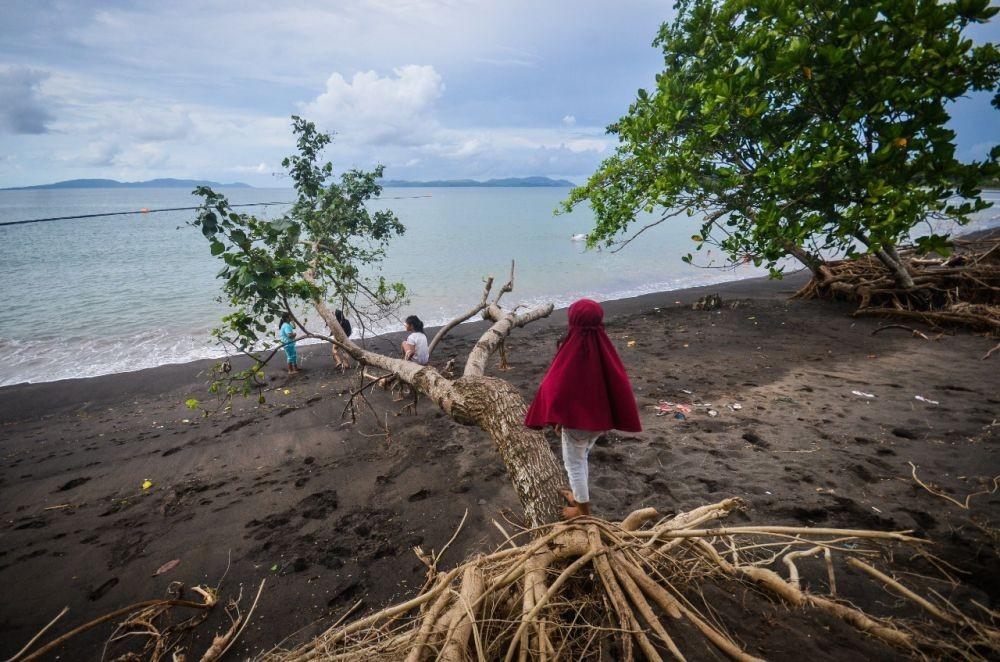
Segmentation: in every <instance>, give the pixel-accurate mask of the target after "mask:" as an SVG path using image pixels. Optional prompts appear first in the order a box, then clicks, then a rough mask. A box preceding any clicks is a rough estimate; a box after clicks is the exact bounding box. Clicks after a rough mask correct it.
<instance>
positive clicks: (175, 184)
mask: <svg viewBox="0 0 1000 662" xmlns="http://www.w3.org/2000/svg"><path fill="white" fill-rule="evenodd" d="M196 186H212V187H216V188H253V187H252V186H250V185H249V184H244V183H243V182H232V183H231V184H220V183H219V182H210V181H208V180H206V179H150V180H147V181H144V182H119V181H117V180H114V179H68V180H66V181H64V182H56V183H54V184H38V185H37V186H13V187H11V188H5V189H0V191H30V190H35V189H58V188H188V189H191V188H194V187H196Z"/></svg>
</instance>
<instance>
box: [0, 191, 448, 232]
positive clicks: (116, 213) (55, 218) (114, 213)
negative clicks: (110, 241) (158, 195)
mask: <svg viewBox="0 0 1000 662" xmlns="http://www.w3.org/2000/svg"><path fill="white" fill-rule="evenodd" d="M429 197H431V196H429V195H403V196H397V197H391V198H376V200H408V199H410V198H429ZM294 204H295V203H294V202H247V203H244V204H241V205H229V206H230V207H267V206H272V205H294ZM203 208H204V205H198V206H197V207H167V208H164V209H136V210H134V211H108V212H103V213H101V214H78V215H76V216H52V217H50V218H31V219H28V220H26V221H6V222H4V223H0V227H3V226H5V225H27V224H28V223H46V222H48V221H69V220H73V219H77V218H98V217H101V216H128V215H130V214H156V213H159V212H164V211H194V210H195V209H203Z"/></svg>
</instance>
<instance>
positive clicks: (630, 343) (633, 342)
mask: <svg viewBox="0 0 1000 662" xmlns="http://www.w3.org/2000/svg"><path fill="white" fill-rule="evenodd" d="M626 344H627V345H628V346H629V347H635V341H634V340H629V341H628V342H627V343H626Z"/></svg>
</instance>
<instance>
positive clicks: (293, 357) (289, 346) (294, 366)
mask: <svg viewBox="0 0 1000 662" xmlns="http://www.w3.org/2000/svg"><path fill="white" fill-rule="evenodd" d="M278 332H279V333H280V334H281V342H282V343H283V344H284V349H285V359H287V361H288V374H289V375H294V374H295V373H297V372H298V371H299V355H298V353H296V351H295V327H294V326H292V315H291V313H283V314H282V315H281V324H280V326H279V327H278Z"/></svg>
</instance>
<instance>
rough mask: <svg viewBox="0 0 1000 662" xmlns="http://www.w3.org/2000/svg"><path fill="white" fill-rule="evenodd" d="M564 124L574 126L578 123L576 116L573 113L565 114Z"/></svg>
mask: <svg viewBox="0 0 1000 662" xmlns="http://www.w3.org/2000/svg"><path fill="white" fill-rule="evenodd" d="M562 123H563V126H573V125H574V124H576V118H575V117H573V116H572V115H564V116H563V118H562Z"/></svg>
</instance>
